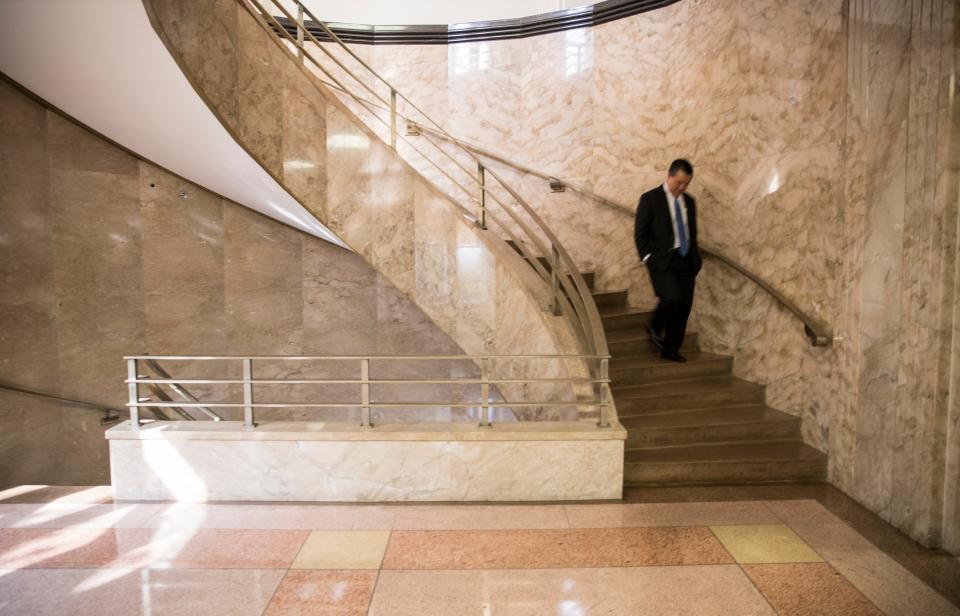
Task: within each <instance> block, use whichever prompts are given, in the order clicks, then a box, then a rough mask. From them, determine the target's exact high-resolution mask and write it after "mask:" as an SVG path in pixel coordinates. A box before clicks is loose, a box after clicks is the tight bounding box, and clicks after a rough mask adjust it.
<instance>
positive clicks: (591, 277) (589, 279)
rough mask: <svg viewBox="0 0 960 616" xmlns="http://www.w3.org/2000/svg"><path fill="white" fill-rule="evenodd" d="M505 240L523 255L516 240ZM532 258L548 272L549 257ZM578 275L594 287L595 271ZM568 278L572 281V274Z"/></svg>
mask: <svg viewBox="0 0 960 616" xmlns="http://www.w3.org/2000/svg"><path fill="white" fill-rule="evenodd" d="M506 242H507V245H509V246H510V248H513V249H514V250H515V251H516V252H517V254H519V255H521V256H522V255H523V252H522V251H521V250H520V249H519V248H518V247H517V243H516V242H514V241H513V240H506ZM524 258H525V259H526V260H527V261H530V259H531V257H524ZM533 258H536V259H537V261H539V262H540V265H542V266H543V268H544V269H545V270H546V271H547V272H549V271H550V270H551V269H552V265H551V264H550V259H548V258H547V257H541V256H537V257H533ZM530 267H533V265H532V264H531V266H530ZM580 275H581V276H583V278H584V281H586V283H587V287H588V288H589V289H590V290H591V291H592V290H593V288H594V284H595V282H596V274H595V272H580ZM569 278H570V279H571V281H572V279H573V276H570V277H569Z"/></svg>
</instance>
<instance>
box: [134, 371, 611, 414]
mask: <svg viewBox="0 0 960 616" xmlns="http://www.w3.org/2000/svg"><path fill="white" fill-rule="evenodd" d="M124 359H125V360H126V362H127V378H126V381H125V382H126V384H127V387H128V393H129V402H128V403H127V407H128V408H129V410H130V421H131V425H132V426H133V429H135V430H138V429H139V428H140V425H141V417H140V411H141V409H151V410H153V411H156V410H161V411H162V410H163V409H169V408H174V409H176V408H180V409H208V410H209V409H211V408H227V409H230V408H232V409H243V425H244V427H245V429H248V430H253V429H255V428H256V426H257V409H307V408H320V409H355V408H359V409H360V415H361V416H360V421H359V426H360V427H361V428H371V427H373V423H372V421H371V410H372V409H388V408H389V409H404V408H479V411H480V413H479V419H480V421H479V425H480V426H482V427H489V426H491V425H492V421H491V410H492V409H497V408H502V409H513V408H524V407H527V408H529V407H537V408H543V407H558V408H562V407H567V408H569V407H573V408H576V409H580V408H594V409H598V410H599V419H598V422H597V425H598V427H601V428H605V427H609V426H610V425H611V421H614V420H615V419H616V417H615V411H614V408H613V405H612V399H611V396H610V377H609V361H610V357H609V356H607V355H580V354H576V355H572V354H569V355H563V354H558V355H363V356H361V355H337V356H332V355H327V356H271V355H267V356H236V355H235V356H191V355H132V356H128V357H125V358H124ZM581 360H587V361H590V362H594V363H596V364H597V367H598V368H597V370H596V372H597V373H598V374H599V377H591V376H586V377H578V376H535V377H527V376H523V375H522V373H523V372H525V371H526V370H524V369H529V368H531V366H532V367H533V368H534V370H532V371H533V372H534V373H536V374H538V375H542V374H545V373H547V372H549V371H548V370H545V366H546V365H547V364H548V362H551V361H555V362H558V364H557V365H556V366H555V370H554V371H555V372H557V373H561V374H564V373H568V372H567V370H566V366H565V365H564V364H565V362H568V361H574V362H579V361H581ZM159 361H163V362H165V363H166V362H191V363H192V364H196V363H197V362H201V363H202V362H208V363H209V362H226V363H227V364H233V365H234V367H235V368H236V367H239V374H240V375H241V376H240V377H239V378H237V377H232V378H231V377H225V378H190V377H180V378H173V377H171V376H170V373H169V372H166V371H164V373H165V374H166V378H157V377H150V376H147V375H144V374H141V373H140V369H141V367H142V364H143V362H151V363H153V364H156V362H159ZM438 361H442V362H468V363H467V367H468V370H467V371H470V368H471V367H472V368H477V367H478V368H479V376H465V377H460V378H409V377H402V376H389V374H390V370H386V372H387V374H388V376H385V377H381V378H374V377H373V376H372V375H371V365H372V363H373V362H377V365H378V366H379V367H380V368H381V369H383V366H384V365H395V364H405V365H402V366H401V367H402V368H405V369H409V368H410V364H416V363H419V362H438ZM254 362H258V363H260V362H263V363H268V364H270V365H271V366H275V365H276V364H278V363H280V364H283V365H285V366H286V365H287V364H291V363H295V364H301V365H302V364H304V363H305V362H322V363H324V364H325V365H326V366H328V370H332V371H334V372H338V373H342V372H351V371H352V372H353V374H354V375H355V376H350V377H333V378H255V377H254V367H255V363H254ZM237 364H239V366H237ZM474 371H476V370H474ZM504 372H507V373H508V374H503V373H504ZM173 384H176V385H178V386H181V387H182V386H183V385H184V384H199V385H214V386H240V389H241V392H242V393H241V399H240V401H236V402H234V401H225V400H213V401H201V400H199V399H198V398H194V400H195V401H193V402H179V401H177V402H174V401H159V402H158V401H152V400H149V401H148V400H145V399H144V398H143V397H141V387H143V386H147V387H150V386H156V385H173ZM275 385H289V386H305V385H347V386H355V387H356V388H357V389H356V390H355V391H354V392H353V393H354V394H355V395H356V400H353V401H340V402H329V401H321V402H313V401H310V402H265V401H263V400H260V399H259V396H257V395H256V394H257V391H258V390H257V389H256V388H257V386H260V391H262V390H263V387H264V386H275ZM396 385H461V386H462V385H473V386H477V388H478V389H479V395H478V396H477V398H476V399H473V400H463V399H459V398H458V399H453V396H450V399H445V400H441V401H434V402H409V401H402V400H386V401H385V400H381V399H380V397H387V398H389V397H390V391H387V392H386V393H383V392H379V393H380V396H374V394H375V393H378V392H375V391H374V390H373V388H374V387H379V386H396ZM508 385H509V386H514V387H512V388H511V389H512V390H513V391H515V392H518V393H519V394H520V397H518V398H517V399H501V398H499V397H498V396H496V395H493V393H494V392H493V391H492V390H491V388H495V387H498V386H501V387H502V386H508ZM550 385H553V386H555V387H553V388H549V390H548V391H547V392H546V395H550V396H551V399H548V400H530V399H528V398H529V396H527V395H524V394H526V393H527V390H528V389H530V388H533V389H537V388H538V386H539V387H540V388H544V387H546V386H550ZM574 386H577V387H574ZM586 389H589V395H585V391H586ZM288 393H289V392H288ZM297 393H298V394H299V395H300V396H301V397H302V396H303V395H304V394H305V393H307V392H305V391H299V392H297ZM558 393H559V394H561V396H560V397H558V396H557V394H558ZM322 397H323V398H324V400H325V399H326V396H322ZM218 418H219V416H218Z"/></svg>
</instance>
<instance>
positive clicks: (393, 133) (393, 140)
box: [390, 88, 397, 150]
mask: <svg viewBox="0 0 960 616" xmlns="http://www.w3.org/2000/svg"><path fill="white" fill-rule="evenodd" d="M390 147H391V148H393V149H394V150H396V149H397V91H396V90H394V89H393V88H390Z"/></svg>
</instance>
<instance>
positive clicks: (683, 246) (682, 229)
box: [673, 197, 690, 257]
mask: <svg viewBox="0 0 960 616" xmlns="http://www.w3.org/2000/svg"><path fill="white" fill-rule="evenodd" d="M673 210H674V215H675V216H676V217H677V235H679V236H680V256H681V257H685V256H687V252H689V251H690V246H689V245H688V244H687V228H686V226H685V225H684V224H683V213H682V212H681V211H680V197H674V198H673Z"/></svg>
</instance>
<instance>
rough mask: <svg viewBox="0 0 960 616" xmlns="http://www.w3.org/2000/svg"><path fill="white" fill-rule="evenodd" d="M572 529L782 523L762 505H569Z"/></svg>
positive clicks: (736, 503) (708, 503) (713, 503)
mask: <svg viewBox="0 0 960 616" xmlns="http://www.w3.org/2000/svg"><path fill="white" fill-rule="evenodd" d="M566 510H567V517H568V518H569V520H570V526H571V527H572V528H617V527H637V526H712V525H718V524H776V523H778V522H780V519H779V518H777V517H776V516H775V515H774V514H773V512H772V511H770V509H769V508H767V507H766V506H765V505H764V504H763V503H759V502H707V503H637V504H624V505H566Z"/></svg>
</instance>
